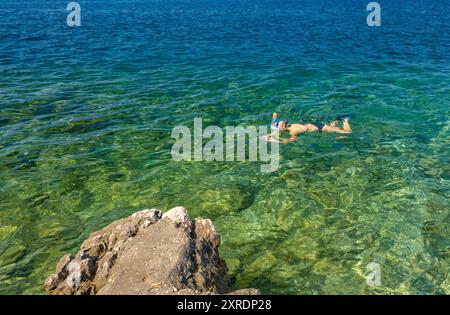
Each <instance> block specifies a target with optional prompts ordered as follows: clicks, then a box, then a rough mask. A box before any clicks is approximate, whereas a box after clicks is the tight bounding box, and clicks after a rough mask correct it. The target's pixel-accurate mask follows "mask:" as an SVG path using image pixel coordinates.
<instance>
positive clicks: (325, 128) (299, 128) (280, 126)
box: [264, 113, 354, 143]
mask: <svg viewBox="0 0 450 315" xmlns="http://www.w3.org/2000/svg"><path fill="white" fill-rule="evenodd" d="M353 117H354V115H353V114H349V115H340V116H338V117H337V119H336V120H335V121H333V122H332V123H330V124H326V125H324V124H321V123H319V122H317V123H315V124H305V125H301V124H289V123H288V121H287V120H286V119H285V120H278V115H277V113H273V117H272V124H271V126H270V127H271V130H272V133H271V134H268V135H267V136H265V137H264V138H265V139H266V140H267V141H276V142H282V143H288V142H292V141H295V140H296V139H297V136H298V135H299V134H303V133H306V132H333V133H340V134H349V133H352V128H351V127H350V123H349V120H350V119H351V118H353ZM339 121H342V127H339V126H338V124H339ZM284 132H289V135H290V137H289V139H281V138H280V136H281V134H283V133H284Z"/></svg>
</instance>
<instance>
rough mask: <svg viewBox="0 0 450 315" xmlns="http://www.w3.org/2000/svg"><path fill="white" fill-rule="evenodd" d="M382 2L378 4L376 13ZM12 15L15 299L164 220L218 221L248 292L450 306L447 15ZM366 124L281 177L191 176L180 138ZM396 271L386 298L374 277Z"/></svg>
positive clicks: (135, 4)
mask: <svg viewBox="0 0 450 315" xmlns="http://www.w3.org/2000/svg"><path fill="white" fill-rule="evenodd" d="M367 2H368V1H367ZM367 2H365V1H345V2H344V1H342V3H335V1H304V2H298V1H283V2H278V1H271V0H267V1H234V0H228V1H221V2H213V1H139V0H137V1H120V0H114V1H108V3H107V4H105V3H104V2H101V1H89V2H88V1H79V3H80V5H81V8H82V26H81V27H80V28H77V29H71V28H69V27H67V25H66V24H65V18H66V14H67V13H66V11H65V5H66V4H65V3H62V2H61V1H43V2H42V1H39V2H38V1H36V2H33V1H30V2H27V5H24V4H22V3H18V2H15V1H10V0H6V1H2V2H1V3H0V30H1V32H0V71H1V76H0V293H2V294H30V293H39V294H42V293H44V292H43V289H42V284H43V281H44V279H45V278H46V276H48V275H49V274H50V273H51V272H52V270H53V268H54V266H55V264H56V262H57V261H58V259H59V258H60V257H61V255H63V254H64V253H66V252H67V251H72V252H74V251H75V250H76V249H77V248H78V246H79V245H80V244H81V242H82V240H83V239H84V238H85V237H86V236H87V235H89V233H91V232H92V231H95V230H98V229H100V228H101V227H103V226H105V225H106V224H108V223H110V222H111V221H113V220H115V219H117V218H121V217H125V216H128V215H129V214H131V213H133V212H134V211H137V210H141V209H144V208H147V207H157V208H160V209H163V210H167V209H170V208H171V207H173V206H177V205H183V206H185V207H186V208H188V210H189V212H190V214H191V215H192V216H204V217H208V218H211V219H213V220H214V222H215V224H216V226H217V229H218V231H219V232H220V234H221V239H222V246H221V249H220V251H221V254H222V255H223V256H224V258H225V259H226V261H227V263H228V266H229V269H230V276H231V277H230V285H231V286H232V287H233V288H242V287H249V286H251V287H258V288H261V290H262V292H263V293H276V294H288V293H289V294H334V293H339V294H383V293H387V294H422V293H426V294H449V293H450V279H449V248H450V234H449V223H450V215H449V153H448V152H449V145H450V138H449V127H450V125H449V121H448V118H449V105H450V40H449V35H448V34H450V23H449V21H450V13H449V11H450V10H449V9H450V8H449V6H450V5H449V2H448V1H390V2H388V3H384V2H383V3H382V26H381V27H379V28H369V27H368V26H367V25H366V23H365V21H366V14H367V13H366V11H365V7H366V5H367ZM273 111H277V112H279V113H280V116H282V117H283V118H284V117H287V118H289V120H290V121H291V122H300V123H306V122H311V121H315V120H321V121H326V120H329V119H331V118H332V117H335V116H336V115H337V114H341V113H343V112H353V113H355V114H356V119H354V120H353V121H352V127H353V130H354V133H353V134H352V135H351V136H348V137H345V138H338V137H336V136H335V135H329V134H312V135H307V136H304V137H300V138H299V140H298V141H297V142H295V143H292V144H289V145H286V146H282V147H281V166H280V169H279V171H278V172H274V173H270V174H264V173H261V172H260V164H259V163H255V162H239V163H238V162H234V163H232V162H227V163H225V162H223V163H222V162H174V161H172V159H171V155H170V149H171V146H172V144H173V140H172V139H171V138H170V132H171V130H172V128H173V127H174V126H175V125H179V124H182V125H186V126H189V127H192V124H193V118H194V117H202V118H203V119H204V120H203V121H204V125H205V126H206V125H218V126H221V127H224V126H226V125H244V126H245V125H261V124H266V123H268V122H269V121H270V118H271V115H272V112H273ZM372 261H376V262H378V263H379V264H380V266H381V281H382V283H381V286H380V287H375V288H374V287H369V286H367V284H366V281H365V278H364V274H365V271H366V265H367V264H368V263H370V262H372Z"/></svg>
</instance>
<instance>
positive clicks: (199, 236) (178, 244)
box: [44, 207, 259, 294]
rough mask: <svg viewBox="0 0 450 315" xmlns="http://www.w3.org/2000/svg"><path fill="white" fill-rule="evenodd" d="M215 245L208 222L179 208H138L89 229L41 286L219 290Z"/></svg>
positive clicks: (223, 272) (222, 271)
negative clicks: (193, 216)
mask: <svg viewBox="0 0 450 315" xmlns="http://www.w3.org/2000/svg"><path fill="white" fill-rule="evenodd" d="M219 244H220V238H219V235H218V234H217V232H216V229H215V227H214V225H213V224H212V222H211V221H210V220H206V219H195V220H191V219H190V218H189V216H188V215H187V211H186V209H184V208H182V207H176V208H173V209H171V210H170V211H168V212H166V213H164V214H162V213H161V212H160V211H159V210H156V209H151V210H143V211H140V212H137V213H135V214H133V215H131V216H130V217H128V218H125V219H121V220H118V221H115V222H113V223H112V224H110V225H108V226H107V227H105V228H103V229H102V230H100V231H98V232H94V233H92V234H91V235H90V236H89V238H88V239H87V240H85V241H84V242H83V244H82V245H81V247H80V251H79V252H78V253H77V254H76V255H71V254H66V255H64V256H63V257H62V258H61V259H60V261H59V262H58V264H57V266H56V272H55V273H54V274H52V275H51V276H49V277H48V278H47V280H46V281H45V285H44V287H45V289H46V290H47V291H48V292H49V293H51V294H223V293H226V292H227V291H228V288H227V267H226V264H225V261H224V260H223V259H221V258H220V256H219V249H218V248H219ZM239 292H245V293H246V294H258V293H259V291H258V290H255V289H250V290H247V291H245V290H244V291H239Z"/></svg>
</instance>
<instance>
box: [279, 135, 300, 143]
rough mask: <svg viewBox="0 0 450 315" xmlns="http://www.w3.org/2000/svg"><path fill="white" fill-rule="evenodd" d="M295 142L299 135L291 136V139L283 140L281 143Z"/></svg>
mask: <svg viewBox="0 0 450 315" xmlns="http://www.w3.org/2000/svg"><path fill="white" fill-rule="evenodd" d="M295 140H297V135H295V136H291V137H290V138H289V139H281V142H282V143H289V142H294V141H295Z"/></svg>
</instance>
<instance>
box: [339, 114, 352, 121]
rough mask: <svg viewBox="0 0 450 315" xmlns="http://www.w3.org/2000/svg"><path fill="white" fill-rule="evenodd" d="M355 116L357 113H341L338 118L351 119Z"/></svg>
mask: <svg viewBox="0 0 450 315" xmlns="http://www.w3.org/2000/svg"><path fill="white" fill-rule="evenodd" d="M354 117H355V114H344V115H339V116H338V117H337V118H336V119H337V120H350V119H352V118H354Z"/></svg>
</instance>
